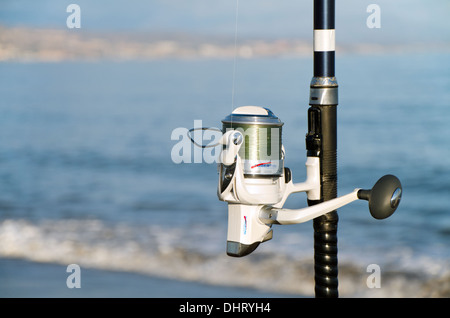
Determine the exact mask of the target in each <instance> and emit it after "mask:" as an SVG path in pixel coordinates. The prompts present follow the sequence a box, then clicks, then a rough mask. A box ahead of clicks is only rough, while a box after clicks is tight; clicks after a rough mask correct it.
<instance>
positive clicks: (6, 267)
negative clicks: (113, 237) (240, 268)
mask: <svg viewBox="0 0 450 318" xmlns="http://www.w3.org/2000/svg"><path fill="white" fill-rule="evenodd" d="M66 269H67V267H66V266H63V265H57V264H49V263H38V262H30V261H25V260H19V259H4V258H0V298H288V297H299V296H298V295H292V294H280V293H271V292H264V291H260V290H256V289H251V288H239V287H224V286H213V285H207V284H201V283H196V282H183V281H179V280H171V279H166V278H158V277H152V276H148V275H142V274H136V273H130V272H121V271H108V270H98V269H92V268H81V275H80V276H81V287H80V288H68V287H67V284H66V280H67V278H68V276H69V275H70V274H71V273H70V272H69V273H67V272H66Z"/></svg>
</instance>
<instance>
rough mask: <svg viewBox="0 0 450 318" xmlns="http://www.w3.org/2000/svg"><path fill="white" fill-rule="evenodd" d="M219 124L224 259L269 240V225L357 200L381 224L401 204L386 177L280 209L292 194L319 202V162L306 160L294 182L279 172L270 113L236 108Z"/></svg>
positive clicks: (395, 184) (275, 125) (276, 130)
mask: <svg viewBox="0 0 450 318" xmlns="http://www.w3.org/2000/svg"><path fill="white" fill-rule="evenodd" d="M222 123H223V131H222V132H223V136H222V138H221V140H220V143H221V144H222V145H223V149H222V152H221V155H220V163H219V164H218V173H219V182H218V186H217V195H218V198H219V200H221V201H225V202H227V203H228V232H227V254H228V255H229V256H234V257H241V256H245V255H248V254H250V253H251V252H253V251H254V250H255V249H256V248H257V247H258V245H259V244H260V243H261V242H265V241H268V240H270V239H271V238H272V237H273V230H272V224H296V223H302V222H306V221H308V220H311V219H313V218H316V217H318V216H321V215H323V214H325V213H328V212H330V211H333V210H335V209H337V208H339V207H342V206H344V205H346V204H348V203H350V202H353V201H355V200H358V199H363V200H368V201H369V208H370V211H371V213H372V215H373V216H374V217H375V218H377V219H383V218H386V217H388V216H390V215H391V214H392V213H393V212H394V211H395V209H396V208H397V206H398V204H399V203H400V199H401V192H402V190H401V184H400V181H399V180H398V179H397V178H396V177H394V176H392V175H389V176H385V177H383V178H382V179H383V181H382V182H381V179H380V181H379V182H378V183H377V184H376V186H375V187H374V189H373V190H361V189H355V190H354V191H353V192H351V193H349V194H347V195H344V196H341V197H338V198H335V199H332V200H329V201H326V202H322V203H319V204H316V205H313V206H310V207H305V208H302V209H283V205H284V203H285V202H286V200H287V198H288V197H289V195H291V194H292V193H297V192H306V194H307V198H308V200H320V196H321V193H320V162H319V158H318V157H315V156H307V160H306V163H305V166H306V180H305V181H304V182H301V183H294V182H293V178H292V172H291V171H290V169H289V168H286V167H284V158H285V149H284V147H283V145H282V138H281V136H282V126H283V123H282V122H281V121H280V120H279V119H278V117H276V116H275V115H274V114H273V113H272V112H271V111H270V110H269V109H267V108H263V107H258V106H243V107H239V108H236V109H235V110H234V111H233V112H232V114H231V115H229V116H227V117H226V118H225V119H224V120H223V121H222ZM386 202H387V203H386Z"/></svg>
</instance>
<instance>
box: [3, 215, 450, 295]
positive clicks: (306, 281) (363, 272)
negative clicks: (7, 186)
mask: <svg viewBox="0 0 450 318" xmlns="http://www.w3.org/2000/svg"><path fill="white" fill-rule="evenodd" d="M279 239H280V240H281V241H285V242H288V241H291V242H292V241H294V242H301V241H302V240H303V244H304V246H306V245H309V244H310V242H309V241H310V239H309V240H308V238H307V237H306V236H305V237H303V236H302V235H300V234H293V233H288V234H286V235H282V234H280V238H279ZM224 240H225V233H224V231H223V229H221V228H219V227H214V226H204V225H203V226H202V225H198V226H194V227H189V228H184V227H174V228H165V227H161V226H159V225H131V224H126V223H114V224H113V223H110V224H109V223H106V222H103V221H100V220H74V219H66V220H46V221H40V222H38V223H32V222H31V221H28V220H24V219H7V220H4V221H2V222H1V223H0V241H1V242H2V244H1V245H0V256H1V257H5V258H21V259H27V260H31V261H36V262H49V263H58V264H63V265H68V264H71V263H76V264H78V265H80V266H81V268H83V267H88V268H97V269H107V270H120V271H127V272H137V273H142V274H148V275H152V276H159V277H166V278H171V279H179V280H184V281H195V282H201V283H207V284H212V285H221V286H241V287H253V288H257V289H261V290H268V291H271V292H281V293H292V294H299V295H300V294H301V295H306V296H313V291H314V281H313V277H314V273H313V263H312V255H311V251H310V250H308V249H306V248H305V249H303V252H297V253H295V252H294V251H293V250H292V249H291V250H289V248H286V244H283V246H285V250H280V249H277V250H275V247H276V245H278V244H276V245H271V244H268V243H264V244H263V245H262V246H261V247H260V248H259V250H257V251H256V252H254V254H252V255H250V256H248V257H244V258H239V259H237V258H231V257H228V256H226V254H225V251H224V245H225V243H224V242H225V241H224ZM297 247H298V246H297ZM300 247H301V245H300ZM300 250H302V249H301V248H300ZM389 253H390V254H391V255H385V259H387V260H388V261H387V262H386V264H382V265H381V269H382V273H381V288H375V289H370V288H368V287H367V283H366V281H367V279H368V277H369V275H370V274H371V272H370V273H369V272H367V264H365V263H364V261H361V258H358V259H354V258H352V257H349V256H348V255H347V256H346V257H344V258H343V260H341V261H340V265H339V279H340V280H339V282H340V287H339V289H340V295H341V296H343V297H353V296H357V297H448V296H450V271H449V268H448V264H446V263H445V262H440V261H439V260H436V259H432V258H429V257H426V256H421V257H419V258H417V257H416V256H415V255H413V253H412V252H411V251H407V250H403V251H395V250H394V251H390V252H389ZM389 253H388V254H389ZM413 258H414V262H411V260H412V259H413ZM394 260H395V261H394ZM407 264H414V266H415V267H414V268H408V266H407Z"/></svg>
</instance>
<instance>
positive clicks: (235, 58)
mask: <svg viewBox="0 0 450 318" xmlns="http://www.w3.org/2000/svg"><path fill="white" fill-rule="evenodd" d="M238 17H239V0H236V14H235V26H234V62H233V80H232V85H231V111H233V109H234V95H235V86H236V64H237V39H238Z"/></svg>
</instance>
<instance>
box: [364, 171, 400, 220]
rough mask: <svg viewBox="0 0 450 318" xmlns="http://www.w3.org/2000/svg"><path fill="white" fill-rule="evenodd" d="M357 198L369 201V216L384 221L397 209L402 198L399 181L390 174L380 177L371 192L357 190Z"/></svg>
mask: <svg viewBox="0 0 450 318" xmlns="http://www.w3.org/2000/svg"><path fill="white" fill-rule="evenodd" d="M358 198H359V199H362V200H367V201H369V210H370V214H372V216H373V217H374V218H375V219H379V220H381V219H385V218H387V217H389V216H391V215H392V214H393V213H394V212H395V210H396V209H397V207H398V205H399V203H400V200H401V198H402V185H401V183H400V180H399V179H398V178H397V177H396V176H393V175H391V174H388V175H385V176H383V177H381V178H380V179H379V180H378V181H377V183H375V185H374V186H373V188H372V189H371V190H359V191H358Z"/></svg>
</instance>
